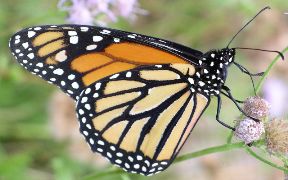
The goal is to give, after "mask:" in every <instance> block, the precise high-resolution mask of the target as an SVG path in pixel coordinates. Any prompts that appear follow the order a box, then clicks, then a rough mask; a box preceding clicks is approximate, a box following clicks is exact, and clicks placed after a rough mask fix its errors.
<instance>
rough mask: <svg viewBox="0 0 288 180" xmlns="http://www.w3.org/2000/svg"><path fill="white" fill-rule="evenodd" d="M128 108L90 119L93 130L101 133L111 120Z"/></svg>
mask: <svg viewBox="0 0 288 180" xmlns="http://www.w3.org/2000/svg"><path fill="white" fill-rule="evenodd" d="M127 107H128V106H125V107H122V108H118V109H114V110H111V111H108V112H106V113H103V114H101V115H98V116H96V117H95V118H94V119H92V122H93V125H94V128H95V129H97V130H98V131H102V129H103V128H105V126H106V125H107V124H108V123H109V122H110V121H111V120H113V118H117V117H119V116H121V115H122V114H123V112H124V111H125V110H126V109H127Z"/></svg>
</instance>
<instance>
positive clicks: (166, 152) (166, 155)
mask: <svg viewBox="0 0 288 180" xmlns="http://www.w3.org/2000/svg"><path fill="white" fill-rule="evenodd" d="M193 107H194V99H193V97H192V98H191V99H190V101H189V103H188V105H187V107H186V109H185V111H184V113H183V115H182V116H181V117H180V119H179V120H178V122H177V124H176V126H174V128H173V130H172V131H171V134H170V135H169V138H168V140H167V141H166V143H165V145H164V146H163V148H162V151H161V152H160V154H159V155H158V157H157V160H166V159H170V158H171V157H172V156H173V153H174V150H175V148H176V147H177V145H178V142H179V141H180V138H181V135H182V134H183V130H184V129H185V127H186V125H187V123H188V121H189V120H190V117H191V112H192V111H193Z"/></svg>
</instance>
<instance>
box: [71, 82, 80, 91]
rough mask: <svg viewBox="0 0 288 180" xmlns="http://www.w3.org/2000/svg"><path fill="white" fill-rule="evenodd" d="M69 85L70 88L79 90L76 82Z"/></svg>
mask: <svg viewBox="0 0 288 180" xmlns="http://www.w3.org/2000/svg"><path fill="white" fill-rule="evenodd" d="M71 85H72V87H73V88H74V89H78V88H79V84H78V83H77V82H73V83H72V84H71Z"/></svg>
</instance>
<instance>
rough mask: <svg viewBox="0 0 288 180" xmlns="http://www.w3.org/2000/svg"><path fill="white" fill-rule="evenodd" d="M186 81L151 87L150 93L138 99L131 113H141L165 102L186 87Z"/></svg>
mask: <svg viewBox="0 0 288 180" xmlns="http://www.w3.org/2000/svg"><path fill="white" fill-rule="evenodd" d="M186 87H187V84H186V83H177V84H171V85H166V86H158V87H154V88H151V89H150V90H149V95H148V96H146V97H145V98H143V99H141V100H140V101H138V102H137V103H136V104H135V105H134V106H133V108H132V109H131V111H130V114H132V115H134V114H139V113H142V112H145V111H149V110H151V109H153V108H155V107H157V106H159V105H160V104H161V103H163V102H164V101H165V100H166V99H167V98H169V97H171V96H172V95H173V94H175V93H177V92H179V91H181V90H182V89H184V88H186Z"/></svg>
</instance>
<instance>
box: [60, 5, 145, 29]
mask: <svg viewBox="0 0 288 180" xmlns="http://www.w3.org/2000/svg"><path fill="white" fill-rule="evenodd" d="M69 2H70V3H69ZM68 3H69V5H68V6H66V4H68ZM58 7H59V8H60V9H61V10H63V11H68V13H69V16H68V19H67V20H68V22H70V23H75V24H87V25H93V24H96V25H106V24H108V23H111V22H116V21H117V20H118V17H122V18H124V19H127V20H128V21H133V20H135V18H136V15H137V14H146V11H145V10H143V9H140V8H139V3H138V0H60V1H59V4H58Z"/></svg>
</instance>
